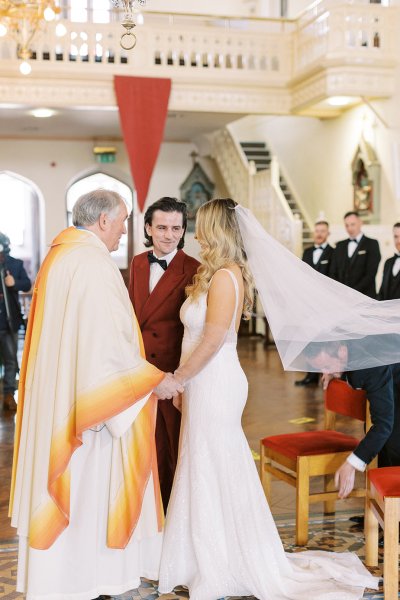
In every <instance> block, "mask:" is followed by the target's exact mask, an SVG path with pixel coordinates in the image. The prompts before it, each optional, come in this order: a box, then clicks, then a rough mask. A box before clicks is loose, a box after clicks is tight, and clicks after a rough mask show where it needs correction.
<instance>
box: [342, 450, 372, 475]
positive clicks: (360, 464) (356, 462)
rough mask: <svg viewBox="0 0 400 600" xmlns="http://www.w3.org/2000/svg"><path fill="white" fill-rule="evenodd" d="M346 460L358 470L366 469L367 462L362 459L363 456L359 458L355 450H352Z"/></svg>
mask: <svg viewBox="0 0 400 600" xmlns="http://www.w3.org/2000/svg"><path fill="white" fill-rule="evenodd" d="M346 460H347V462H348V463H350V464H351V466H352V467H354V468H355V469H357V471H365V468H366V466H367V463H365V462H364V461H363V460H361V458H358V456H356V455H355V454H354V452H352V453H351V454H350V455H349V456H348V457H347V458H346Z"/></svg>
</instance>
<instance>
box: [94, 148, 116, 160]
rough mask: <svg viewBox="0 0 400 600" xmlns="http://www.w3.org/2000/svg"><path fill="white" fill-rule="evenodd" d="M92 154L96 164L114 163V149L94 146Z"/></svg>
mask: <svg viewBox="0 0 400 600" xmlns="http://www.w3.org/2000/svg"><path fill="white" fill-rule="evenodd" d="M93 154H94V156H95V159H96V162H98V163H114V162H115V157H116V154H117V149H116V148H114V147H104V146H95V147H94V148H93Z"/></svg>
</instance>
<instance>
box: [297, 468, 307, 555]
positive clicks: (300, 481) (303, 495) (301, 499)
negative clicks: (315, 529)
mask: <svg viewBox="0 0 400 600" xmlns="http://www.w3.org/2000/svg"><path fill="white" fill-rule="evenodd" d="M309 496H310V475H309V468H308V458H307V456H302V457H300V458H299V459H298V462H297V485H296V545H297V546H305V545H306V544H307V542H308V515H309V510H310V508H309V504H310V501H309Z"/></svg>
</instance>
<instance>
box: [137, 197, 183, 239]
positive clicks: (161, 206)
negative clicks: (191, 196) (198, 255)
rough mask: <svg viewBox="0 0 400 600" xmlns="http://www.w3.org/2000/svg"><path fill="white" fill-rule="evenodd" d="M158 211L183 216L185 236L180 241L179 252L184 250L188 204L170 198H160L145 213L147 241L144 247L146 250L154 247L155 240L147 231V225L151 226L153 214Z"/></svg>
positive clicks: (145, 235)
mask: <svg viewBox="0 0 400 600" xmlns="http://www.w3.org/2000/svg"><path fill="white" fill-rule="evenodd" d="M156 210H162V211H163V212H178V213H181V214H182V227H183V230H184V231H183V236H182V237H181V239H180V240H179V244H178V250H180V249H181V248H183V246H184V245H185V233H186V225H187V209H186V204H185V203H184V202H180V201H179V200H177V198H169V197H168V196H165V197H164V198H160V199H159V200H157V201H156V202H154V203H153V204H151V205H150V206H149V208H148V209H147V210H146V212H145V213H144V237H145V238H146V241H145V242H144V245H145V246H146V248H150V246H152V245H153V238H152V237H151V235H148V233H147V231H146V225H151V224H152V221H153V214H154V212H155V211H156Z"/></svg>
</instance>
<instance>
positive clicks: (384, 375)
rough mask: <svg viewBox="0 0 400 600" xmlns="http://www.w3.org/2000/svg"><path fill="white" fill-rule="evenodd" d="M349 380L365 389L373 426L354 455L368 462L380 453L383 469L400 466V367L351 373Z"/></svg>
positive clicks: (347, 374) (375, 368)
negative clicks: (384, 467)
mask: <svg viewBox="0 0 400 600" xmlns="http://www.w3.org/2000/svg"><path fill="white" fill-rule="evenodd" d="M345 379H346V380H347V381H348V383H349V384H350V385H351V387H353V388H355V389H362V390H365V392H366V394H367V398H368V400H369V405H370V411H371V421H372V427H371V429H370V430H369V431H368V432H367V433H366V435H365V437H364V438H363V439H362V440H361V442H360V443H359V445H358V446H357V448H356V449H355V450H354V454H355V455H356V456H358V458H360V459H361V460H362V461H364V462H365V463H367V464H368V463H370V462H371V460H373V459H374V458H375V456H376V455H377V454H378V453H379V466H380V467H382V466H400V435H399V432H400V419H399V401H400V365H399V364H396V365H390V366H388V367H373V368H370V369H360V370H359V371H349V372H347V373H345Z"/></svg>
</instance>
